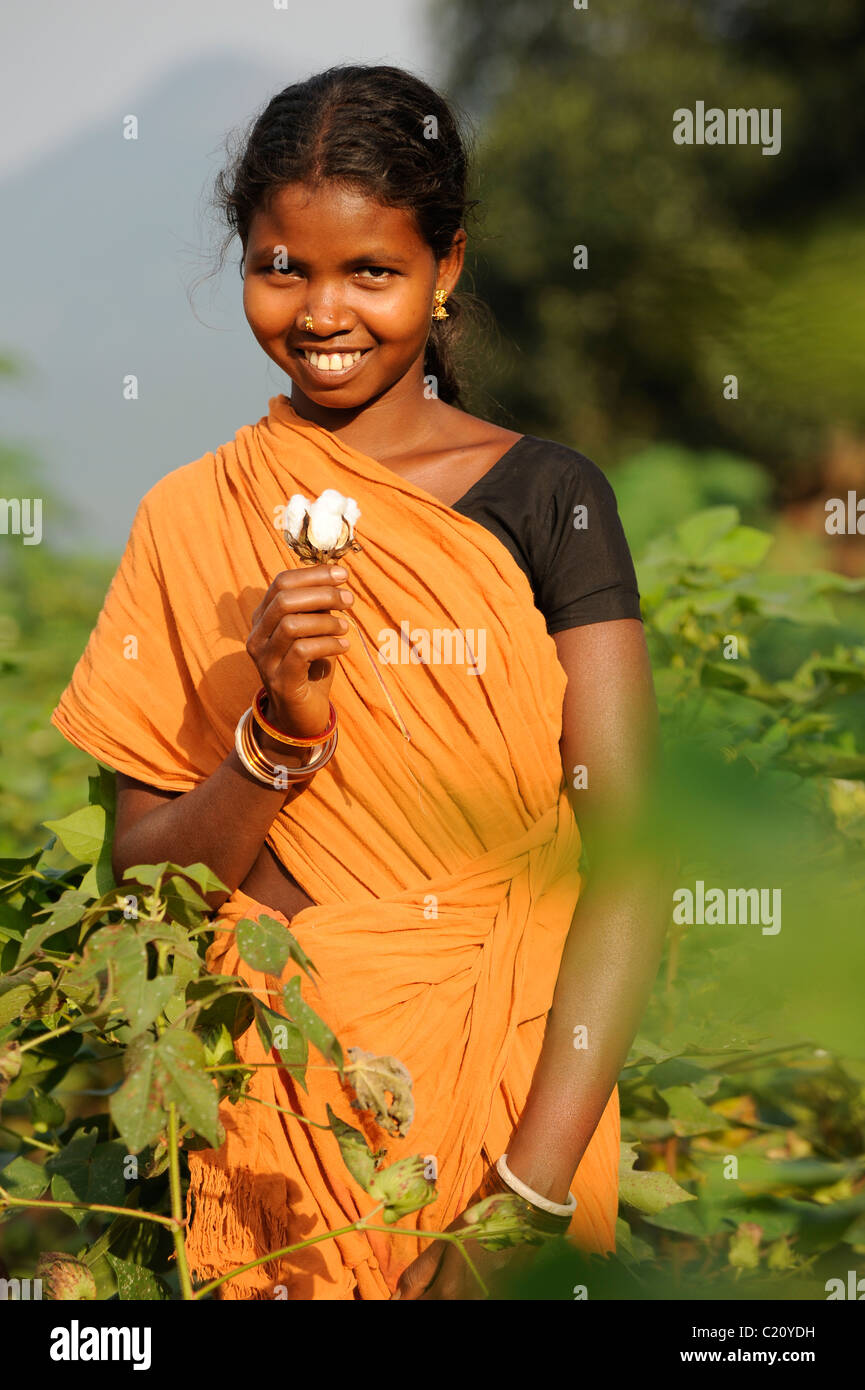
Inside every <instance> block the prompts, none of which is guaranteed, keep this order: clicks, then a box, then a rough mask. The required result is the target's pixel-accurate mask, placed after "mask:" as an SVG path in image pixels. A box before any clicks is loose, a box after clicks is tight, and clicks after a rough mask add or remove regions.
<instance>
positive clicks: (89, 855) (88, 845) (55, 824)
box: [43, 806, 108, 864]
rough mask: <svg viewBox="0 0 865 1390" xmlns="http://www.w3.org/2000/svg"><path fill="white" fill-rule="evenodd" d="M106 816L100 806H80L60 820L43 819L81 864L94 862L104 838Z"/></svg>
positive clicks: (99, 852)
mask: <svg viewBox="0 0 865 1390" xmlns="http://www.w3.org/2000/svg"><path fill="white" fill-rule="evenodd" d="M107 823H108V817H107V815H106V812H105V809H104V807H102V806H82V807H81V809H80V810H78V811H73V812H72V814H71V816H64V818H63V819H62V820H54V821H43V825H44V826H45V828H46V830H53V831H54V834H55V835H56V836H57V838H58V840H59V841H60V843H61V844H62V845H63V848H64V849H65V850H67V851H68V852H69V853H70V854H71V855H73V857H74V858H75V859H77V860H78V861H79V863H82V864H95V863H96V862H97V860H98V859H99V856H100V854H101V853H102V847H103V845H104V844H105V840H106V827H107Z"/></svg>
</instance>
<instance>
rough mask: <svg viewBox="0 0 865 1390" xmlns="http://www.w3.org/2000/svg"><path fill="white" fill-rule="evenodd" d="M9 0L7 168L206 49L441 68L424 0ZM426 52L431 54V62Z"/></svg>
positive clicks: (3, 35)
mask: <svg viewBox="0 0 865 1390" xmlns="http://www.w3.org/2000/svg"><path fill="white" fill-rule="evenodd" d="M278 2H279V3H284V4H285V8H283V9H277V8H275V4H274V0H175V3H172V4H169V5H165V4H163V3H161V0H156V3H155V4H147V3H141V0H75V3H74V4H70V3H68V0H67V3H62V0H49V3H48V4H34V3H33V0H5V3H4V5H3V6H2V11H0V48H2V52H3V54H4V65H3V66H4V72H3V82H2V83H0V129H2V130H3V132H4V140H3V147H2V149H0V178H2V177H3V176H4V175H5V174H8V173H11V172H12V171H13V170H17V169H20V168H22V167H23V166H26V165H27V164H29V163H31V162H32V161H34V160H35V159H37V158H38V157H39V156H40V155H42V154H44V153H46V152H47V151H50V150H52V149H56V148H57V147H58V146H60V145H63V144H64V143H65V142H67V141H68V140H69V139H70V138H71V137H72V136H74V135H75V134H76V133H77V132H78V131H80V130H82V129H83V128H86V127H87V126H88V125H90V124H94V123H96V122H98V121H100V120H101V119H103V118H104V117H106V116H108V115H109V114H116V113H117V112H118V111H119V109H120V108H121V107H122V108H123V110H124V111H125V110H126V109H127V108H128V107H129V105H130V103H131V102H133V101H134V97H135V93H136V91H139V90H141V89H142V88H144V87H146V86H148V85H149V84H151V83H153V82H155V81H156V80H157V79H158V78H159V77H160V76H161V75H162V74H164V73H165V72H166V71H167V70H168V69H170V68H172V67H174V66H177V65H180V64H182V63H185V62H188V61H190V60H191V59H193V58H196V57H202V56H205V55H207V54H222V55H225V54H232V53H233V54H234V55H236V56H237V57H246V58H249V59H252V60H259V61H261V62H262V63H265V64H268V65H272V66H274V67H276V66H278V65H279V63H280V62H285V63H286V64H290V65H291V66H292V67H293V68H301V69H309V71H314V70H315V69H316V68H320V67H328V66H330V64H331V63H338V62H345V61H350V60H351V59H357V60H358V61H360V62H396V63H398V64H400V63H404V64H405V65H406V66H409V67H412V68H413V70H415V71H419V72H420V73H421V75H422V76H428V77H429V78H430V79H431V80H433V81H434V80H435V76H436V73H435V53H436V45H435V42H434V36H433V35H432V34H431V33H430V32H429V30H428V27H427V25H426V23H425V15H426V6H425V4H424V3H423V0H363V3H357V0H321V3H317V4H316V3H310V4H302V3H300V0H278ZM427 64H431V65H432V66H431V68H430V69H429V71H426V68H427Z"/></svg>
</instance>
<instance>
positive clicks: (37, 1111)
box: [27, 1088, 66, 1130]
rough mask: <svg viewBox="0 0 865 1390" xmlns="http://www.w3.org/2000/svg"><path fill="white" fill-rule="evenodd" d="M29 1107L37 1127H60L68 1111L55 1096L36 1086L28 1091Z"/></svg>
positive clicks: (31, 1117) (34, 1124)
mask: <svg viewBox="0 0 865 1390" xmlns="http://www.w3.org/2000/svg"><path fill="white" fill-rule="evenodd" d="M27 1109H28V1110H29V1111H30V1119H31V1120H32V1122H33V1126H34V1128H35V1129H37V1130H38V1129H59V1128H60V1126H61V1125H62V1124H63V1122H64V1120H65V1119H66V1111H65V1110H64V1109H63V1106H62V1105H61V1104H60V1102H59V1100H55V1098H54V1096H49V1095H46V1093H45V1092H44V1091H39V1090H36V1089H35V1088H34V1089H33V1090H32V1091H30V1092H29V1093H28V1096H27Z"/></svg>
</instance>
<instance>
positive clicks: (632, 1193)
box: [619, 1143, 695, 1214]
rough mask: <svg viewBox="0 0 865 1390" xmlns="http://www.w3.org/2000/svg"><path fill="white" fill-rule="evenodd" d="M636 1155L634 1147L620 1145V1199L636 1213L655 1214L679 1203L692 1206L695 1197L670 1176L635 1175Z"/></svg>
mask: <svg viewBox="0 0 865 1390" xmlns="http://www.w3.org/2000/svg"><path fill="white" fill-rule="evenodd" d="M636 1159H637V1154H636V1150H635V1149H634V1147H633V1145H631V1144H624V1143H623V1144H622V1146H621V1151H620V1158H619V1197H620V1199H621V1201H623V1202H625V1203H626V1204H627V1205H628V1206H629V1207H635V1208H636V1210H637V1211H641V1212H651V1213H653V1214H654V1213H656V1212H659V1211H664V1210H665V1209H666V1208H667V1207H671V1206H674V1205H676V1203H678V1202H693V1201H694V1200H695V1198H694V1194H693V1193H691V1192H686V1191H685V1189H684V1188H683V1187H680V1186H679V1184H678V1183H677V1182H675V1181H674V1180H673V1178H671V1177H670V1175H669V1173H644V1172H641V1171H634V1163H635V1162H636Z"/></svg>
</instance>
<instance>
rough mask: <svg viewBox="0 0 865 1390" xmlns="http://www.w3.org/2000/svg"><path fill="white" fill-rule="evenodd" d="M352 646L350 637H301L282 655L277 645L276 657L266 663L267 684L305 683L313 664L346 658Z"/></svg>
mask: <svg viewBox="0 0 865 1390" xmlns="http://www.w3.org/2000/svg"><path fill="white" fill-rule="evenodd" d="M350 646H351V641H350V639H349V638H348V637H327V636H326V637H299V638H298V639H297V641H296V642H292V643H290V644H289V645H288V646H286V647H285V648H284V650H283V651H282V654H281V655H280V654H279V644H278V643H277V644H275V653H274V657H273V658H272V659H271V660H268V661H267V662H266V670H267V674H266V679H267V683H268V685H285V684H291V683H299V682H303V681H305V680H307V679H308V677H309V668H310V666H311V665H312V664H313V662H316V661H332V660H334V658H336V657H339V656H345V654H346V652H347V651H348V649H349V647H350ZM271 661H272V663H273V664H271Z"/></svg>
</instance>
